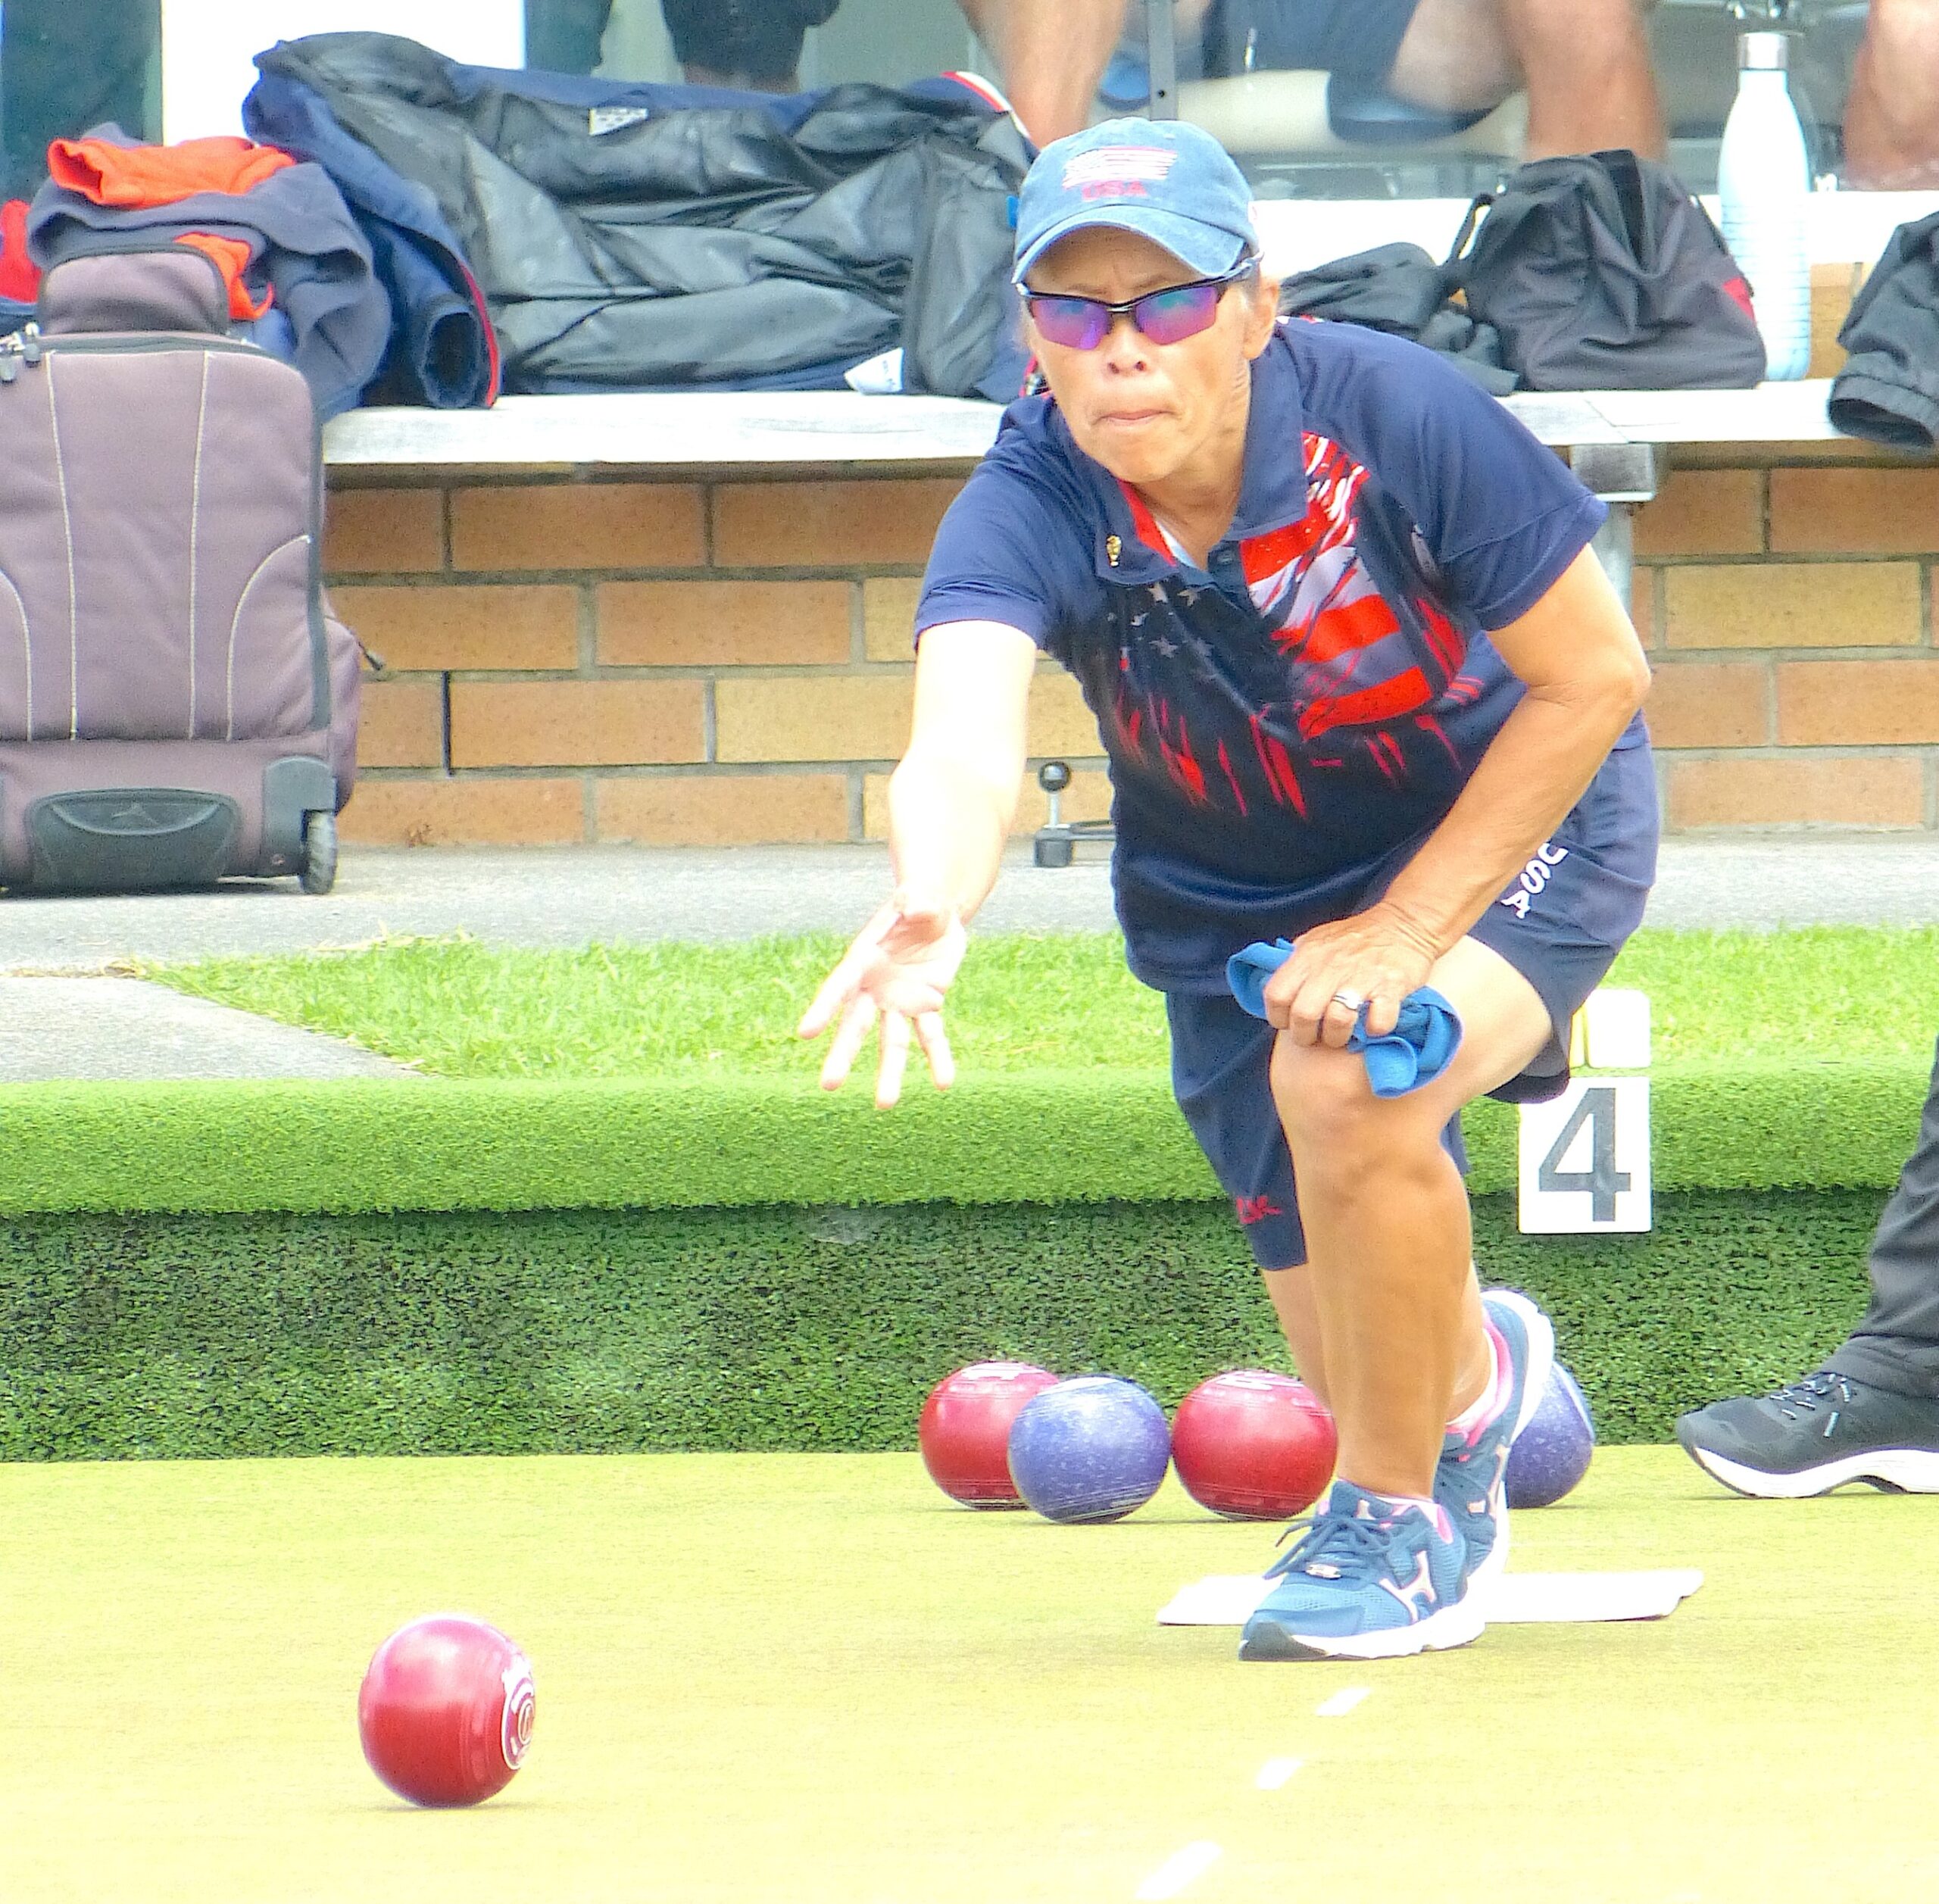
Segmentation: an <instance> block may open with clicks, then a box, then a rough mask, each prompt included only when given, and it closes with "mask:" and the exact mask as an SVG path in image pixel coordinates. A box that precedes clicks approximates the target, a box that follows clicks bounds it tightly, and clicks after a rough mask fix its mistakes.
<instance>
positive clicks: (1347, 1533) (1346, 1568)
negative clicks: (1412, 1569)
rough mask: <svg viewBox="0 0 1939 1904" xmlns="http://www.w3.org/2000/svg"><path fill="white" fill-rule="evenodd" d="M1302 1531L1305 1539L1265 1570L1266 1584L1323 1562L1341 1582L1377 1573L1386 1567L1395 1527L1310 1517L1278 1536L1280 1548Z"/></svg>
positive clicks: (1351, 1517)
mask: <svg viewBox="0 0 1939 1904" xmlns="http://www.w3.org/2000/svg"><path fill="white" fill-rule="evenodd" d="M1302 1528H1304V1530H1305V1537H1304V1539H1302V1540H1300V1542H1299V1543H1298V1544H1297V1546H1296V1547H1293V1548H1292V1549H1291V1550H1289V1551H1288V1552H1287V1553H1282V1555H1281V1556H1279V1559H1277V1560H1275V1561H1274V1562H1273V1563H1272V1565H1271V1566H1269V1567H1268V1568H1266V1578H1267V1579H1268V1580H1272V1579H1274V1578H1276V1577H1277V1576H1279V1575H1281V1574H1289V1573H1291V1572H1294V1570H1295V1569H1297V1568H1304V1567H1309V1566H1310V1565H1312V1564H1313V1562H1315V1561H1317V1560H1322V1559H1324V1560H1328V1561H1330V1562H1332V1564H1333V1565H1335V1566H1337V1567H1338V1569H1339V1572H1340V1575H1341V1578H1345V1577H1346V1576H1347V1575H1349V1574H1351V1573H1355V1572H1377V1571H1378V1570H1379V1568H1382V1566H1384V1565H1385V1564H1386V1561H1387V1543H1388V1540H1390V1539H1391V1537H1392V1534H1393V1531H1394V1523H1393V1522H1391V1521H1363V1520H1359V1519H1356V1518H1355V1517H1354V1515H1350V1514H1310V1515H1307V1517H1306V1518H1305V1519H1304V1520H1298V1521H1295V1522H1293V1523H1292V1525H1291V1526H1290V1527H1288V1528H1287V1529H1286V1531H1285V1533H1283V1534H1281V1535H1280V1536H1279V1542H1280V1544H1281V1545H1282V1547H1283V1546H1284V1545H1285V1543H1286V1542H1287V1541H1288V1540H1291V1539H1292V1537H1293V1536H1294V1534H1297V1533H1299V1532H1300V1530H1301V1529H1302Z"/></svg>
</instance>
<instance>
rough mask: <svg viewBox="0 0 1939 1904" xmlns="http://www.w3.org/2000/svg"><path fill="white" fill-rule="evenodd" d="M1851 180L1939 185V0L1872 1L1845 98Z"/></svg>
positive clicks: (1890, 186)
mask: <svg viewBox="0 0 1939 1904" xmlns="http://www.w3.org/2000/svg"><path fill="white" fill-rule="evenodd" d="M1844 178H1845V183H1847V185H1850V186H1858V187H1859V188H1861V189H1865V190H1869V191H1875V192H1886V191H1897V192H1908V191H1929V190H1931V189H1933V188H1934V187H1935V186H1939V0H1872V6H1871V10H1870V11H1869V13H1868V14H1866V22H1865V38H1864V39H1863V41H1861V42H1860V43H1859V49H1858V59H1857V62H1856V64H1855V65H1854V66H1853V68H1852V76H1851V91H1850V94H1849V95H1847V98H1846V100H1845V169H1844Z"/></svg>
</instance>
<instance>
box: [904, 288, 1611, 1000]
mask: <svg viewBox="0 0 1939 1904" xmlns="http://www.w3.org/2000/svg"><path fill="white" fill-rule="evenodd" d="M1602 520H1603V509H1602V506H1601V504H1599V503H1598V502H1597V501H1596V500H1595V499H1594V497H1592V496H1591V495H1589V494H1588V492H1587V491H1586V490H1585V489H1584V488H1582V487H1581V485H1580V484H1579V483H1578V482H1576V481H1575V478H1574V477H1573V476H1571V475H1570V474H1569V472H1568V470H1566V468H1565V467H1563V464H1561V463H1560V460H1558V459H1557V457H1554V456H1553V454H1551V453H1550V451H1547V450H1546V449H1544V448H1543V447H1542V446H1541V445H1540V444H1539V443H1538V442H1536V441H1535V439H1534V438H1533V437H1532V436H1531V435H1529V434H1528V432H1527V431H1526V430H1525V429H1523V428H1522V426H1521V425H1520V424H1519V423H1517V422H1516V420H1514V419H1513V417H1511V416H1510V414H1508V413H1507V411H1506V410H1503V408H1502V407H1501V406H1500V404H1498V403H1497V402H1496V401H1494V398H1491V397H1489V396H1488V395H1486V394H1485V392H1482V391H1481V390H1480V389H1478V388H1477V387H1475V385H1472V384H1470V383H1469V382H1468V381H1467V379H1466V378H1464V377H1463V376H1462V375H1461V374H1460V372H1458V371H1457V370H1453V369H1452V368H1450V367H1449V366H1447V365H1446V364H1444V363H1443V362H1442V361H1441V360H1440V359H1438V358H1437V357H1435V356H1434V355H1433V354H1432V353H1431V352H1429V351H1424V350H1421V349H1419V348H1417V347H1416V346H1415V345H1411V344H1407V343H1404V342H1400V341H1399V340H1397V339H1391V338H1388V337H1384V336H1380V335H1379V334H1378V333H1376V332H1370V331H1366V330H1362V329H1357V328H1355V327H1353V326H1347V325H1340V324H1331V323H1310V322H1300V323H1285V324H1282V326H1280V329H1279V332H1278V333H1277V334H1276V335H1275V337H1274V339H1273V340H1272V342H1271V343H1270V344H1269V345H1268V346H1267V348H1266V351H1265V352H1264V354H1263V355H1262V356H1261V357H1260V360H1259V361H1258V362H1257V364H1256V365H1255V367H1254V373H1253V387H1252V407H1251V417H1250V419H1249V421H1248V425H1247V439H1246V463H1245V470H1244V479H1243V482H1242V485H1241V493H1240V498H1239V504H1238V511H1237V514H1236V517H1235V521H1234V524H1233V528H1232V533H1231V534H1230V535H1229V536H1228V538H1226V541H1224V542H1222V543H1221V544H1220V545H1219V547H1218V548H1216V549H1215V550H1213V551H1212V554H1211V556H1210V560H1209V562H1208V564H1207V570H1199V569H1197V567H1195V566H1194V564H1193V563H1192V562H1191V559H1190V558H1189V557H1188V556H1187V555H1186V554H1185V553H1184V551H1182V550H1181V549H1180V548H1178V547H1177V545H1176V544H1175V543H1174V542H1172V538H1170V537H1169V535H1167V533H1166V531H1165V529H1164V528H1163V525H1162V524H1161V523H1159V522H1158V520H1157V519H1156V518H1155V517H1154V516H1153V514H1152V513H1151V510H1149V509H1148V508H1147V507H1146V506H1145V504H1144V501H1143V500H1142V499H1141V498H1140V497H1139V496H1138V494H1137V493H1136V492H1135V491H1133V490H1131V489H1129V488H1127V487H1126V486H1125V485H1121V484H1119V482H1117V481H1116V479H1114V478H1113V477H1112V476H1110V474H1109V473H1107V471H1105V470H1103V469H1102V468H1101V467H1100V466H1098V464H1095V463H1094V462H1092V461H1091V459H1090V458H1089V457H1086V456H1085V455H1084V454H1083V453H1082V451H1080V450H1079V449H1078V448H1077V446H1076V443H1075V442H1074V441H1073V439H1072V437H1071V435H1070V432H1069V428H1068V426H1066V424H1065V423H1064V421H1063V418H1062V417H1061V416H1060V414H1058V412H1057V410H1056V408H1055V407H1054V404H1051V402H1050V401H1049V399H1048V398H1026V399H1024V400H1023V401H1022V402H1020V403H1018V404H1013V405H1012V407H1010V410H1009V411H1008V412H1007V414H1006V416H1005V418H1004V428H1003V429H1002V432H1001V434H1000V435H999V436H998V441H997V442H996V444H995V445H994V447H993V448H991V451H990V454H989V455H988V457H986V458H985V460H984V462H983V463H982V465H981V466H980V467H979V468H978V470H976V473H975V474H974V475H973V476H972V477H971V479H970V482H969V483H968V485H966V487H965V488H964V490H963V493H962V495H960V497H959V498H957V501H955V503H954V504H952V506H951V509H950V510H949V512H948V516H947V517H945V520H944V522H943V524H942V526H941V529H940V531H939V532H938V535H937V538H936V544H935V551H934V553H933V554H932V557H931V560H930V563H929V573H928V575H927V576H926V580H925V582H924V586H923V598H922V601H921V604H920V607H919V609H918V612H917V616H916V626H917V630H918V635H919V638H920V632H921V631H922V630H923V629H928V628H932V627H935V626H938V624H940V623H945V622H954V621H972V620H979V621H995V622H1001V623H1007V624H1008V625H1009V626H1013V627H1016V628H1018V629H1022V630H1023V632H1024V633H1025V634H1026V635H1029V636H1030V637H1031V638H1032V639H1033V640H1035V641H1036V642H1038V645H1040V646H1041V647H1042V648H1044V650H1045V651H1047V652H1048V653H1049V654H1053V655H1054V656H1055V657H1057V659H1058V660H1060V661H1061V662H1062V663H1063V664H1064V665H1065V666H1066V667H1068V668H1069V670H1071V672H1072V673H1073V674H1075V675H1076V676H1077V678H1078V679H1079V682H1081V684H1082V687H1083V689H1084V693H1085V698H1086V700H1087V701H1088V702H1089V704H1090V706H1091V710H1092V711H1093V712H1094V713H1095V714H1096V715H1097V716H1098V727H1099V731H1100V733H1101V735H1102V737H1103V740H1104V747H1105V750H1106V751H1107V753H1108V754H1109V755H1110V763H1111V777H1112V782H1113V789H1114V792H1115V796H1116V797H1115V801H1114V816H1115V818H1116V822H1117V847H1116V855H1115V859H1114V879H1115V884H1116V891H1117V899H1118V909H1119V916H1120V918H1121V919H1122V922H1123V923H1124V926H1125V929H1126V938H1127V941H1128V949H1129V954H1130V957H1131V963H1132V967H1133V969H1135V971H1137V972H1138V975H1140V976H1141V977H1142V978H1144V979H1147V981H1148V982H1151V983H1153V984H1154V985H1160V986H1162V987H1163V988H1166V989H1168V990H1176V991H1218V990H1219V989H1220V988H1222V985H1223V976H1222V974H1223V969H1224V960H1225V958H1226V956H1227V955H1228V954H1229V953H1230V952H1232V951H1233V950H1237V949H1238V947H1239V946H1241V945H1243V944H1247V943H1248V942H1249V941H1251V940H1253V939H1254V938H1260V937H1261V936H1272V935H1275V934H1278V933H1282V932H1283V933H1285V934H1286V935H1288V936H1292V935H1295V934H1296V933H1297V932H1298V931H1299V930H1302V929H1304V928H1305V927H1306V926H1307V925H1310V924H1312V923H1314V922H1317V921H1318V920H1319V919H1326V918H1332V917H1338V916H1340V915H1341V913H1344V912H1347V911H1350V910H1353V909H1354V907H1356V906H1357V905H1359V904H1363V903H1365V896H1366V894H1367V892H1368V891H1369V888H1370V887H1372V886H1375V885H1378V884H1379V883H1380V882H1382V880H1383V879H1384V878H1385V877H1387V876H1391V872H1392V871H1393V870H1394V869H1397V864H1398V863H1404V860H1405V859H1406V858H1407V857H1409V856H1410V854H1412V852H1413V850H1414V849H1415V847H1417V845H1418V844H1419V841H1421V839H1422V838H1424V837H1425V835H1426V834H1427V833H1428V832H1429V831H1431V830H1432V828H1433V827H1434V826H1435V825H1436V824H1437V823H1438V821H1439V820H1440V819H1441V817H1442V816H1443V815H1444V814H1445V813H1446V812H1447V809H1448V807H1450V805H1452V804H1453V801H1454V799H1455V797H1456V796H1457V794H1459V793H1460V790H1461V788H1462V787H1463V785H1465V784H1466V781H1467V779H1468V778H1469V776H1470V775H1471V774H1472V773H1473V771H1474V769H1475V764H1476V763H1477V762H1478V760H1479V759H1480V757H1481V756H1482V753H1483V752H1484V751H1485V749H1486V748H1487V746H1488V743H1489V741H1491V740H1492V739H1493V738H1494V735H1495V734H1496V732H1497V731H1498V730H1499V729H1500V726H1501V724H1502V723H1503V721H1504V720H1505V719H1507V716H1508V714H1509V713H1510V710H1511V709H1512V708H1513V706H1514V704H1515V703H1516V701H1518V700H1519V698H1520V696H1521V694H1522V688H1521V684H1520V683H1519V682H1518V681H1516V679H1515V678H1514V677H1513V676H1512V675H1511V674H1510V673H1509V672H1508V670H1507V668H1506V666H1504V665H1503V663H1502V661H1501V660H1500V657H1499V656H1498V655H1497V654H1496V652H1495V651H1494V647H1493V646H1492V645H1491V643H1490V642H1489V641H1488V637H1487V634H1486V632H1485V631H1486V630H1487V629H1489V628H1491V627H1493V628H1500V627H1503V626H1506V625H1507V623H1510V622H1511V621H1513V620H1516V619H1518V618H1519V616H1522V614H1524V613H1526V612H1527V610H1528V609H1530V608H1531V607H1533V606H1534V605H1535V603H1536V602H1537V601H1539V600H1540V599H1541V597H1542V596H1543V595H1545V594H1546V593H1547V591H1548V590H1549V588H1550V587H1552V586H1553V584H1554V583H1555V582H1556V581H1557V579H1559V578H1560V576H1561V575H1562V573H1563V571H1564V570H1566V568H1567V567H1569V563H1571V562H1572V561H1573V560H1574V559H1575V557H1576V556H1577V555H1578V554H1579V553H1580V551H1581V549H1582V548H1584V547H1585V545H1587V543H1588V542H1589V540H1590V539H1591V537H1592V536H1593V535H1594V533H1595V532H1596V529H1597V527H1598V526H1600V523H1601V521H1602ZM1639 732H1640V730H1639Z"/></svg>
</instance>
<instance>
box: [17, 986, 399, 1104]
mask: <svg viewBox="0 0 1939 1904" xmlns="http://www.w3.org/2000/svg"><path fill="white" fill-rule="evenodd" d="M416 1075H417V1073H416V1072H413V1071H411V1070H410V1069H408V1068H407V1067H406V1066H403V1065H398V1064H393V1063H391V1061H390V1060H389V1059H387V1058H380V1057H376V1055H375V1054H374V1053H371V1052H369V1051H364V1050H359V1049H358V1047H357V1046H355V1045H354V1044H346V1043H345V1042H344V1041H342V1039H339V1038H321V1037H319V1036H318V1035H317V1034H316V1033H315V1032H302V1031H298V1030H297V1029H295V1028H294V1027H293V1026H291V1025H277V1024H274V1023H273V1022H271V1021H270V1020H269V1019H265V1018H258V1016H255V1014H254V1013H251V1012H239V1011H233V1010H230V1009H229V1007H227V1006H226V1005H216V1004H211V1003H210V1002H209V1001H208V1000H207V999H205V998H185V997H183V995H182V994H180V992H175V991H169V990H168V989H167V987H166V986H164V985H145V984H143V983H142V982H141V981H140V980H139V979H108V978H92V979H0V1082H6V1083H8V1084H32V1083H38V1082H42V1080H45V1079H47V1078H105V1079H109V1080H113V1081H116V1082H120V1081H122V1080H127V1079H135V1078H371V1077H415V1076H416Z"/></svg>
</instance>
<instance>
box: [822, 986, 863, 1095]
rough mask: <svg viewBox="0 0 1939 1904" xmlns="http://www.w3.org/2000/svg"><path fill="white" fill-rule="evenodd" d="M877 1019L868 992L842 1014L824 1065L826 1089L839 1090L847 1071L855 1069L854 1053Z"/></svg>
mask: <svg viewBox="0 0 1939 1904" xmlns="http://www.w3.org/2000/svg"><path fill="white" fill-rule="evenodd" d="M875 1022H876V1001H875V1000H873V998H871V997H869V996H868V994H866V992H865V993H863V994H862V995H861V996H860V997H858V998H855V999H853V1000H851V1001H850V1003H849V1006H848V1010H846V1011H845V1012H844V1013H842V1015H841V1025H840V1026H839V1027H838V1028H837V1030H836V1032H835V1039H834V1042H833V1043H832V1044H830V1045H829V1047H828V1056H827V1057H826V1059H825V1060H823V1064H822V1067H821V1088H822V1089H823V1091H838V1090H840V1089H841V1087H842V1085H844V1084H845V1083H846V1082H848V1073H849V1072H850V1071H851V1069H853V1068H854V1063H855V1054H856V1053H857V1052H858V1051H859V1050H861V1048H862V1041H863V1039H864V1038H866V1037H867V1036H868V1035H869V1030H870V1026H872V1025H873V1024H874V1023H875Z"/></svg>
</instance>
